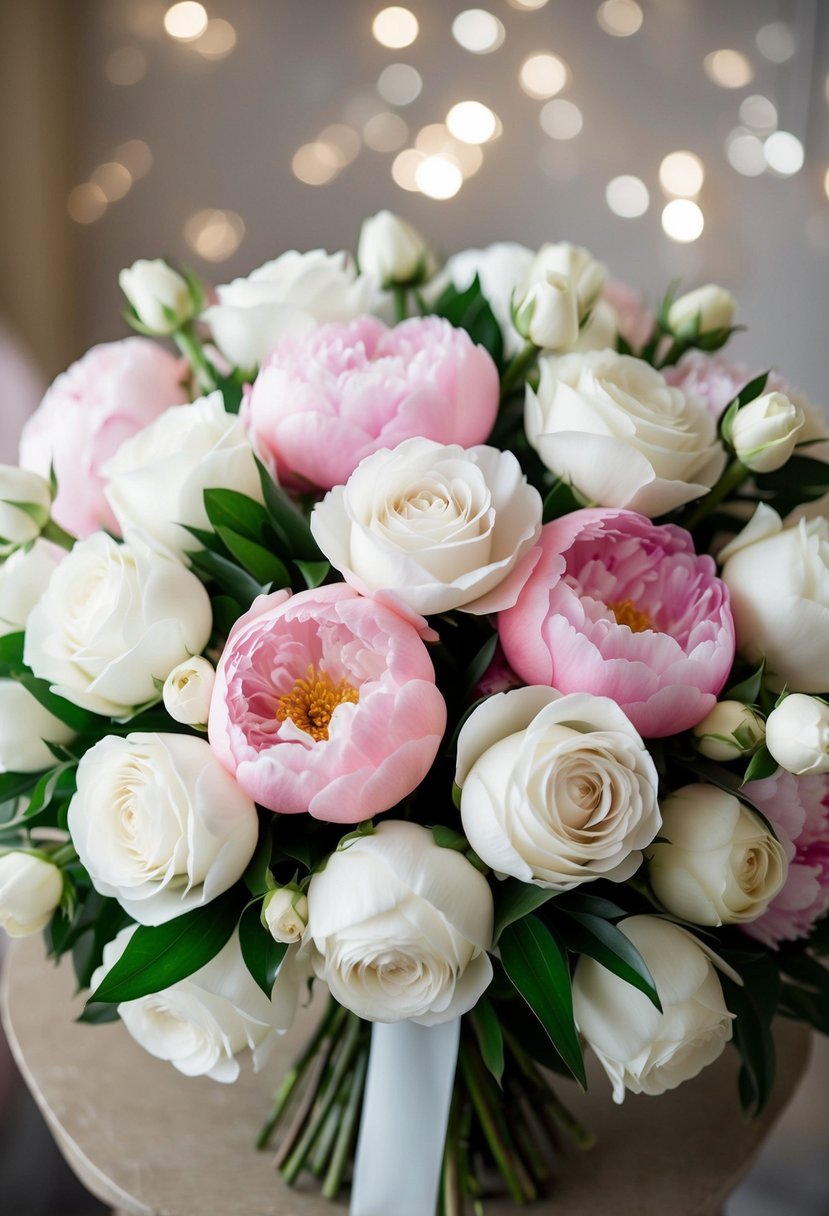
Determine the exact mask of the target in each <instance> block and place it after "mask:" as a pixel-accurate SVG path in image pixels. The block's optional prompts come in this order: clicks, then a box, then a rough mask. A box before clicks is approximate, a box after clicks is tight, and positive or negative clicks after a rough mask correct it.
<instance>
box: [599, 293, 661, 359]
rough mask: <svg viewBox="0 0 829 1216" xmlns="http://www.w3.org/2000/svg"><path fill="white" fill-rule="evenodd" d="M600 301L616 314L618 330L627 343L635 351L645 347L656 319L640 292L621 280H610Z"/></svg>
mask: <svg viewBox="0 0 829 1216" xmlns="http://www.w3.org/2000/svg"><path fill="white" fill-rule="evenodd" d="M600 299H602V300H604V301H605V302H606V303H608V304H609V305H610V306H611V308H612V309H613V311H614V313H615V314H616V328H617V329H618V331H619V333H620V334H621V335H622V337H623V338H624V339H625V341H626V342H629V343H630V345H631V346H632V347H633V349H634V350H639V349H640V348H641V347H643V346H644V345H645V343H646V342H647V340H648V338H649V337H650V336H651V333H652V332H653V325H654V321H655V320H656V317H655V316H654V315H653V311H652V310H651V309H650V308H648V306H647V304H646V303H645V301H644V300H643V299H642V297H641V296H640V294H639V292H638V291H636V289H635V288H634V287H631V286H630V285H629V284H628V283H623V282H621V281H620V280H619V279H608V281H607V282H606V283H605V285H604V287H603V288H602V294H601V296H600Z"/></svg>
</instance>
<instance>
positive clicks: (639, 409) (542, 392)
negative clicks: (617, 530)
mask: <svg viewBox="0 0 829 1216" xmlns="http://www.w3.org/2000/svg"><path fill="white" fill-rule="evenodd" d="M539 366H540V371H541V375H540V380H539V385H538V389H537V390H536V391H533V389H532V388H530V387H529V385H528V386H527V390H526V401H525V410H524V425H525V428H526V432H527V437H528V439H529V441H530V443H531V444H532V446H533V447H534V448H535V449H536V451H537V452H538V454H539V456H540V457H541V459H542V461H543V462H544V464H545V465H546V466H547V467H548V468H549V469H551V470H552V472H553V473H555V474H556V476H558V477H561V478H563V479H564V481H566V482H567V483H569V484H570V485H572V486H573V487H574V489H575V490H576V491H577V492H578V493H579V494H580V495H581V496H582V497H583V498H585V499H586V500H588V501H589V502H591V503H594V504H596V505H598V506H603V507H625V508H627V509H628V510H631V511H639V512H641V513H642V514H643V515H648V516H650V517H651V518H653V517H655V516H658V515H664V514H665V513H666V512H667V511H672V510H673V509H674V508H675V507H679V506H681V505H682V504H683V503H686V502H691V501H692V500H693V499H695V498H700V497H701V496H702V495H703V494H706V493H707V492H708V490H709V489H710V488H711V487H712V486H713V485H714V483H715V482H716V481H717V479H718V478H719V476H720V474H721V473H722V471H723V468H724V467H725V459H726V458H725V451H724V449H723V447H722V444H721V443H720V442H719V439H718V438H717V427H716V423H715V421H714V419H713V418H712V417H711V415H710V413H709V412H708V410H706V409H705V407H704V406H703V405H701V404H700V403H698V402H697V401H695V400H693V399H691V398H686V397H685V396H684V395H683V394H682V392H680V390H679V389H677V388H671V387H670V386H669V385H668V384H667V383H666V381H665V378H664V376H662V375H661V374H660V373H659V372H658V371H656V370H655V369H654V368H652V367H651V366H650V365H649V364H647V363H645V362H644V361H643V360H642V359H634V358H632V357H631V356H629V355H617V354H616V353H615V351H612V350H604V351H589V352H587V353H586V354H568V355H562V356H560V357H558V358H556V357H554V356H549V355H548V356H543V357H542V358H541V359H540V360H539Z"/></svg>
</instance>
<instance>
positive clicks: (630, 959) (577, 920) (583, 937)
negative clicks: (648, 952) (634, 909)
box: [556, 912, 662, 1013]
mask: <svg viewBox="0 0 829 1216" xmlns="http://www.w3.org/2000/svg"><path fill="white" fill-rule="evenodd" d="M556 926H557V928H558V929H559V931H560V935H561V937H562V938H563V940H564V943H565V945H566V946H567V949H568V950H572V951H573V952H574V953H576V954H586V955H587V956H588V957H589V958H592V959H595V960H596V962H597V963H601V965H602V966H603V967H606V968H607V970H608V971H612V972H613V974H614V975H618V977H619V979H620V980H624V981H625V983H627V984H631V985H632V986H633V987H634V988H638V989H639V991H640V992H643V993H644V994H645V996H646V997H647V998H648V1000H649V1001H650V1002H651V1004H653V1005H655V1006H656V1008H657V1009H658V1010H659V1012H660V1013H661V1012H662V1002H661V1001H660V999H659V994H658V992H657V991H656V984H655V983H654V979H653V976H652V975H651V973H650V971H649V970H648V966H647V964H646V962H645V960H644V959H643V958H642V955H641V954H640V953H639V951H638V950H637V949H636V947H635V946H634V944H633V942H632V941H630V940H629V939H628V938H627V937H625V935H624V933H622V931H621V929H617V928H616V926H615V925H613V924H611V923H610V921H607V920H603V919H602V918H601V917H600V916H591V915H590V913H585V912H570V913H568V914H566V915H563V916H557V917H556Z"/></svg>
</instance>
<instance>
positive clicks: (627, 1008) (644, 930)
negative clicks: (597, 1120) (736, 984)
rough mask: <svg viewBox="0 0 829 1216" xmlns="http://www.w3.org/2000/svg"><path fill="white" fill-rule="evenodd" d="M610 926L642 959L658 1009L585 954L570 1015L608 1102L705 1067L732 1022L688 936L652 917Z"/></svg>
mask: <svg viewBox="0 0 829 1216" xmlns="http://www.w3.org/2000/svg"><path fill="white" fill-rule="evenodd" d="M618 927H619V929H620V930H621V931H622V933H624V935H625V937H627V938H628V939H629V940H630V941H631V942H633V945H634V946H635V947H636V949H637V950H638V951H639V953H640V954H641V955H642V958H643V959H644V960H645V963H646V964H647V967H648V969H649V971H650V973H651V975H652V976H653V979H654V983H655V984H656V989H657V992H658V993H659V996H660V1000H661V1001H662V1009H663V1012H662V1013H660V1012H659V1011H658V1010H657V1009H656V1008H655V1007H654V1006H653V1005H652V1004H651V1002H650V1001H649V1000H648V998H647V997H646V996H645V994H644V993H643V992H640V991H639V990H638V989H637V988H634V987H632V986H631V985H630V984H627V983H625V981H624V980H621V979H619V978H618V976H616V975H614V974H613V972H612V971H608V970H607V968H606V967H603V966H602V965H601V964H600V963H597V962H595V961H594V960H593V959H592V958H588V957H587V956H586V955H582V957H581V958H580V959H579V963H578V966H577V967H576V973H575V976H574V978H573V1011H574V1013H575V1016H576V1025H577V1026H578V1028H579V1030H580V1031H581V1033H582V1034H583V1035H584V1037H585V1038H586V1040H587V1042H588V1043H589V1045H590V1047H591V1048H592V1049H593V1051H594V1052H595V1053H596V1055H597V1057H598V1059H599V1063H600V1064H601V1066H602V1068H603V1069H604V1070H605V1072H606V1073H607V1075H608V1077H609V1079H610V1081H611V1082H612V1084H613V1100H614V1101H615V1102H622V1101H623V1100H624V1096H625V1090H626V1089H627V1090H629V1091H630V1092H631V1093H634V1094H662V1093H665V1091H666V1090H669V1089H675V1088H676V1087H677V1085H681V1084H682V1082H683V1081H688V1080H690V1079H691V1077H695V1076H697V1075H698V1074H699V1073H700V1072H702V1070H703V1068H706V1067H707V1066H708V1065H709V1064H713V1062H714V1060H716V1059H717V1057H718V1056H719V1055H721V1054H722V1051H723V1049H724V1047H725V1045H726V1043H727V1042H728V1041H729V1039H730V1038H731V1023H732V1020H733V1017H732V1014H730V1013H729V1012H728V1009H727V1008H726V1004H725V999H724V998H723V993H722V987H721V985H720V981H719V979H718V978H717V973H716V971H715V970H714V967H713V965H712V963H711V962H710V960H709V957H708V955H707V954H706V952H705V951H704V949H703V948H702V946H701V945H700V943H699V942H698V941H697V940H696V938H694V937H692V935H691V934H690V933H686V932H685V931H684V930H683V929H681V928H679V926H678V925H672V924H670V923H669V922H668V921H664V920H660V918H659V917H657V916H630V917H628V918H627V919H626V920H623V921H621V922H620V923H619V926H618Z"/></svg>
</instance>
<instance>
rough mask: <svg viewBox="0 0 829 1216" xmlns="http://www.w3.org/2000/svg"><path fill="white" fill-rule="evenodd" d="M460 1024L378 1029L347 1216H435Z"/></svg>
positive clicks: (376, 1026)
mask: <svg viewBox="0 0 829 1216" xmlns="http://www.w3.org/2000/svg"><path fill="white" fill-rule="evenodd" d="M460 1033H461V1022H460V1018H453V1019H452V1021H450V1022H443V1023H441V1024H440V1025H439V1026H418V1025H416V1024H415V1023H414V1022H392V1023H390V1024H387V1023H384V1022H375V1024H374V1025H373V1026H372V1028H371V1054H370V1056H369V1064H368V1076H367V1078H366V1090H365V1097H364V1099H363V1115H362V1119H361V1121H360V1138H359V1141H358V1144H357V1156H356V1160H355V1163H354V1182H353V1185H352V1188H351V1209H350V1211H351V1216H391V1214H392V1213H394V1216H435V1206H436V1204H437V1197H438V1187H439V1185H440V1171H441V1165H442V1163H443V1147H444V1143H445V1140H446V1127H447V1124H448V1122H449V1107H450V1105H451V1102H452V1089H453V1086H454V1083H455V1067H456V1065H457V1060H458V1044H459V1042H460Z"/></svg>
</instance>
